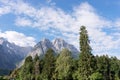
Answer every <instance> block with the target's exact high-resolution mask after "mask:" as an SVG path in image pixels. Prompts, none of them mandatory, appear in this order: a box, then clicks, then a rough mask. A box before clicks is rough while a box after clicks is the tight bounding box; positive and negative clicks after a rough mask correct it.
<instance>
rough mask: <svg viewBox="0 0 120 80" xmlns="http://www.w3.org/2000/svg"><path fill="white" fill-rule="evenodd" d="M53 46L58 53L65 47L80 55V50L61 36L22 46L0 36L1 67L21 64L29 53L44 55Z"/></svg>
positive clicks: (8, 67) (7, 67)
mask: <svg viewBox="0 0 120 80" xmlns="http://www.w3.org/2000/svg"><path fill="white" fill-rule="evenodd" d="M49 48H52V49H53V50H54V51H55V53H56V54H58V53H59V52H60V51H61V50H62V49H63V48H67V49H68V50H69V51H71V52H72V56H73V57H76V56H78V53H79V51H78V50H77V49H76V48H75V47H74V46H73V45H71V44H68V43H67V42H65V41H64V40H63V39H61V38H56V39H55V40H53V41H50V40H49V39H43V40H41V41H40V42H38V43H37V44H36V45H35V46H34V47H20V46H18V45H15V44H14V43H10V42H8V41H7V40H6V39H4V38H0V69H8V70H11V69H14V68H16V67H17V66H18V67H19V66H20V62H21V61H23V60H24V58H25V57H26V56H28V55H31V56H32V57H35V55H36V54H38V55H39V56H41V55H44V54H45V53H46V51H47V50H48V49H49Z"/></svg>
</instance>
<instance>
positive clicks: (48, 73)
mask: <svg viewBox="0 0 120 80" xmlns="http://www.w3.org/2000/svg"><path fill="white" fill-rule="evenodd" d="M79 34H80V38H79V39H80V40H79V45H80V54H79V58H73V57H72V55H71V54H72V53H71V52H70V51H69V50H67V49H63V50H62V51H61V52H60V53H59V54H58V55H55V52H54V51H53V50H52V49H49V50H48V51H47V52H46V54H45V55H44V56H43V57H39V56H38V55H36V56H35V58H32V57H31V56H28V57H26V59H25V62H24V64H23V65H22V66H21V67H20V68H16V69H15V70H14V71H12V72H11V74H10V75H9V76H8V77H6V78H7V79H11V80H120V60H119V59H117V58H116V57H109V56H108V55H103V56H94V55H93V53H92V48H91V46H90V40H89V36H88V32H87V30H86V27H85V26H81V28H80V33H79ZM1 79H2V77H1Z"/></svg>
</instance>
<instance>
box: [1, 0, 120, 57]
mask: <svg viewBox="0 0 120 80" xmlns="http://www.w3.org/2000/svg"><path fill="white" fill-rule="evenodd" d="M47 1H48V2H51V0H47ZM1 2H2V3H3V7H0V15H3V12H4V14H6V13H9V12H10V11H11V13H13V14H15V15H16V16H18V17H17V18H16V20H15V25H17V26H22V27H34V28H39V29H40V30H45V31H47V30H49V33H47V32H46V34H49V35H50V36H54V37H56V36H57V37H58V36H59V37H63V38H64V39H65V40H67V41H68V42H69V43H71V44H74V45H75V46H76V47H77V48H79V41H78V40H79V28H80V26H81V25H85V26H86V27H87V30H88V33H89V36H90V40H91V46H92V48H93V52H94V53H95V54H99V55H101V54H109V55H116V56H118V55H117V53H116V50H118V48H119V47H120V45H119V43H120V39H118V37H120V33H119V32H118V31H117V32H115V31H114V33H112V34H108V33H109V32H106V31H104V29H113V28H114V29H115V30H118V29H120V24H119V23H120V20H119V19H118V20H116V21H114V22H113V21H111V20H107V19H106V18H105V17H103V16H100V15H99V14H98V13H97V11H96V10H95V9H94V7H92V6H91V5H90V4H89V3H87V2H84V3H81V4H80V5H78V6H75V7H74V8H73V10H72V11H71V12H69V13H68V12H65V11H64V10H62V9H60V8H58V7H55V6H50V7H46V6H42V7H40V8H35V7H33V6H31V5H30V4H28V3H25V2H23V1H16V2H12V1H11V0H6V1H4V0H1ZM3 8H7V10H6V11H4V10H3ZM9 9H10V10H9ZM21 15H22V16H21ZM5 34H7V32H5ZM59 34H60V35H59ZM21 36H22V37H23V38H25V39H31V41H33V42H34V39H33V38H29V37H27V38H26V37H25V35H23V34H21ZM23 41H24V39H23ZM28 43H29V42H28Z"/></svg>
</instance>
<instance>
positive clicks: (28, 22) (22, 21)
mask: <svg viewBox="0 0 120 80" xmlns="http://www.w3.org/2000/svg"><path fill="white" fill-rule="evenodd" d="M15 24H16V25H17V26H23V27H24V26H31V25H32V21H31V20H30V19H27V18H25V17H23V18H19V17H18V18H17V19H16V22H15Z"/></svg>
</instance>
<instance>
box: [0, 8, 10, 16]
mask: <svg viewBox="0 0 120 80" xmlns="http://www.w3.org/2000/svg"><path fill="white" fill-rule="evenodd" d="M10 12H11V11H10V7H9V6H3V7H0V16H1V15H4V14H7V13H10Z"/></svg>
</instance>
